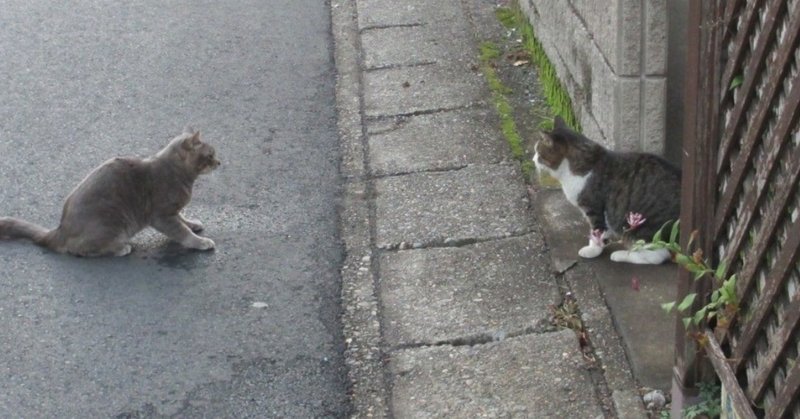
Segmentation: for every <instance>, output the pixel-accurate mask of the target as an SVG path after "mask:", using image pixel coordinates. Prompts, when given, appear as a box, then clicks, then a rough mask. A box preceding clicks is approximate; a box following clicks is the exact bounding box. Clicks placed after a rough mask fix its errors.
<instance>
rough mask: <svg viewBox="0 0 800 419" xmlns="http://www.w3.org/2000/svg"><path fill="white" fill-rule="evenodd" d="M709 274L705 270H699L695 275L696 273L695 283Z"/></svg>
mask: <svg viewBox="0 0 800 419" xmlns="http://www.w3.org/2000/svg"><path fill="white" fill-rule="evenodd" d="M689 271H690V272H691V270H689ZM707 272H708V271H706V270H705V269H700V270H698V271H697V272H695V273H694V280H695V281H697V280H699V279H700V278H702V277H703V275H705V274H706V273H707Z"/></svg>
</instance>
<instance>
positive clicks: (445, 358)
mask: <svg viewBox="0 0 800 419" xmlns="http://www.w3.org/2000/svg"><path fill="white" fill-rule="evenodd" d="M390 367H391V373H392V376H393V378H394V384H393V387H392V390H393V402H394V403H393V412H392V413H393V414H394V417H397V418H431V417H448V418H506V417H514V418H516V417H520V418H523V417H530V418H549V417H553V418H597V417H603V411H602V410H601V409H600V407H599V406H598V405H597V403H596V402H595V401H594V388H593V387H592V384H591V380H589V377H588V374H587V372H586V370H585V366H584V363H583V356H582V354H581V352H580V350H579V349H578V342H577V339H576V338H575V334H574V333H573V332H572V331H571V330H562V331H560V332H552V333H544V334H536V335H528V336H522V337H519V338H515V339H509V340H507V341H503V342H494V343H488V344H484V345H474V346H455V347H454V346H436V347H426V348H414V349H407V350H401V351H398V352H396V353H395V354H394V357H393V360H392V362H391V364H390Z"/></svg>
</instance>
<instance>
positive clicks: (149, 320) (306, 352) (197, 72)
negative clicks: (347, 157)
mask: <svg viewBox="0 0 800 419" xmlns="http://www.w3.org/2000/svg"><path fill="white" fill-rule="evenodd" d="M112 3H113V4H112ZM329 7H330V6H329V5H328V4H326V2H324V1H319V0H275V1H270V2H264V1H256V0H235V1H224V2H221V1H196V0H176V1H167V2H164V1H160V0H134V1H125V2H123V1H118V2H108V1H100V0H79V1H74V2H52V1H49V2H46V1H30V0H0V215H14V216H22V217H24V218H26V219H28V220H31V221H34V222H37V223H40V224H42V225H45V226H47V227H51V228H52V227H55V226H56V225H57V222H58V219H59V216H60V213H61V206H62V202H63V199H64V198H65V197H66V195H67V194H68V193H69V191H70V190H71V188H72V187H73V186H74V185H75V184H77V183H78V182H79V181H80V180H81V179H82V178H83V177H84V176H85V175H86V174H87V173H88V172H89V171H90V170H91V169H92V168H93V167H95V166H97V165H99V164H100V163H102V162H103V161H105V160H106V159H108V158H110V157H113V156H117V155H139V156H145V155H149V154H152V153H154V152H156V151H157V150H158V149H159V148H160V147H162V146H163V145H164V144H166V142H167V141H168V140H169V139H170V138H171V137H173V136H174V135H177V134H179V133H180V132H181V130H182V128H183V126H184V125H186V124H191V125H192V126H194V127H195V128H197V129H199V130H200V131H201V132H202V136H203V138H204V139H205V140H206V141H207V142H209V143H211V144H213V145H214V146H215V147H216V148H217V152H218V157H219V159H220V160H221V161H222V164H223V165H222V167H221V168H220V169H219V170H217V171H216V172H215V173H213V174H211V175H208V176H204V177H201V178H200V179H199V180H198V182H197V184H196V185H195V190H194V199H193V201H192V203H191V204H190V206H189V208H188V211H187V214H188V215H189V216H191V217H195V218H199V219H200V220H201V221H203V222H204V224H205V226H206V231H205V232H204V233H203V234H204V235H207V236H208V237H211V238H213V239H214V240H215V242H216V243H217V249H216V251H214V252H191V251H184V250H182V249H180V248H179V247H178V246H177V245H174V244H170V243H168V242H167V241H166V239H165V238H163V236H160V235H158V234H157V233H155V232H146V233H144V234H142V235H140V236H138V237H137V239H136V240H135V241H134V253H133V254H132V255H131V256H128V257H125V258H116V259H115V258H111V259H79V258H73V257H69V256H61V255H56V254H52V253H49V252H47V251H44V250H42V249H40V248H37V247H35V246H33V245H31V244H28V243H23V242H0V417H25V418H37V417H48V418H53V417H59V418H66V417H80V418H88V417H162V416H172V417H237V418H240V417H299V418H310V417H342V416H345V415H346V414H347V413H348V405H347V397H346V395H345V394H346V385H345V368H344V366H343V357H342V350H343V343H342V337H341V327H340V324H339V320H338V318H339V313H340V307H339V289H340V283H339V276H338V268H339V264H340V262H341V258H342V249H341V245H340V243H339V240H338V238H337V234H338V232H337V226H336V220H337V212H336V211H337V210H336V205H337V198H338V195H339V185H340V180H339V178H338V174H337V162H338V155H337V152H338V151H337V137H336V132H335V110H334V97H333V95H334V74H333V64H332V55H331V36H330V19H329Z"/></svg>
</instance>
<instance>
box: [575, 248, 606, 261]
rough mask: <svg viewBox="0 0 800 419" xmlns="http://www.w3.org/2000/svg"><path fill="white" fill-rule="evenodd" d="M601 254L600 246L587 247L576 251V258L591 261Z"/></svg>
mask: <svg viewBox="0 0 800 419" xmlns="http://www.w3.org/2000/svg"><path fill="white" fill-rule="evenodd" d="M601 253H603V248H602V247H600V246H593V245H588V246H584V247H582V248H581V250H578V256H580V257H582V258H586V259H592V258H596V257H598V256H600V254H601Z"/></svg>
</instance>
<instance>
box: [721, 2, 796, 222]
mask: <svg viewBox="0 0 800 419" xmlns="http://www.w3.org/2000/svg"><path fill="white" fill-rule="evenodd" d="M788 31H789V34H788V38H787V41H788V42H787V43H786V45H787V47H786V48H783V49H782V50H781V51H780V52H779V53H778V57H777V59H776V62H775V63H774V64H773V66H774V68H776V69H780V71H775V72H774V73H773V74H772V77H771V78H770V80H769V81H768V82H767V88H766V92H765V94H764V97H763V103H764V104H770V103H772V102H773V100H774V98H775V95H776V94H777V93H778V92H779V91H780V89H779V87H780V86H781V85H782V84H783V80H784V76H785V73H786V72H787V71H788V70H789V68H790V67H791V62H790V59H791V57H792V56H793V55H794V48H789V47H788V46H794V44H795V42H797V37H798V33H800V2H798V3H796V4H795V8H794V10H792V19H791V27H790V28H789V29H788ZM770 112H771V108H770V107H769V106H762V107H761V108H759V110H758V112H757V113H756V116H755V118H754V120H753V124H752V125H751V126H750V129H749V130H748V132H747V133H746V134H745V135H746V138H747V140H746V142H745V148H744V149H743V150H742V155H741V156H740V158H739V160H738V161H737V162H736V163H737V164H736V166H735V167H734V168H733V170H731V175H730V181H729V187H728V188H727V190H726V191H725V193H724V195H723V196H722V197H721V198H720V202H719V205H718V207H717V215H716V217H715V220H716V221H715V223H714V237H715V238H718V235H719V234H720V231H721V230H722V225H723V223H724V222H725V220H726V219H727V218H728V217H729V216H730V212H731V211H732V210H733V208H734V201H733V199H734V197H735V196H736V193H737V192H738V186H739V184H740V183H741V180H742V176H744V173H745V171H746V170H745V169H746V167H747V164H748V163H749V160H750V157H751V154H752V152H753V148H754V145H755V143H756V141H755V138H756V137H757V136H758V135H759V134H760V133H761V131H762V130H763V125H764V122H765V120H766V117H767V115H769V114H770ZM732 127H733V124H731V125H729V126H728V129H727V130H726V132H725V134H724V136H723V138H724V139H726V140H727V142H728V143H730V142H732V141H736V139H735V137H736V136H735V130H734V129H733V128H732ZM723 141H725V140H723ZM724 147H726V146H725V145H723V148H724ZM727 147H730V144H728V145H727ZM771 151H773V150H772V149H770V148H768V149H767V152H768V153H769V152H771ZM725 158H727V157H725ZM721 161H723V160H722V159H720V162H721ZM720 170H721V166H720V165H719V164H718V165H717V173H719V171H720Z"/></svg>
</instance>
